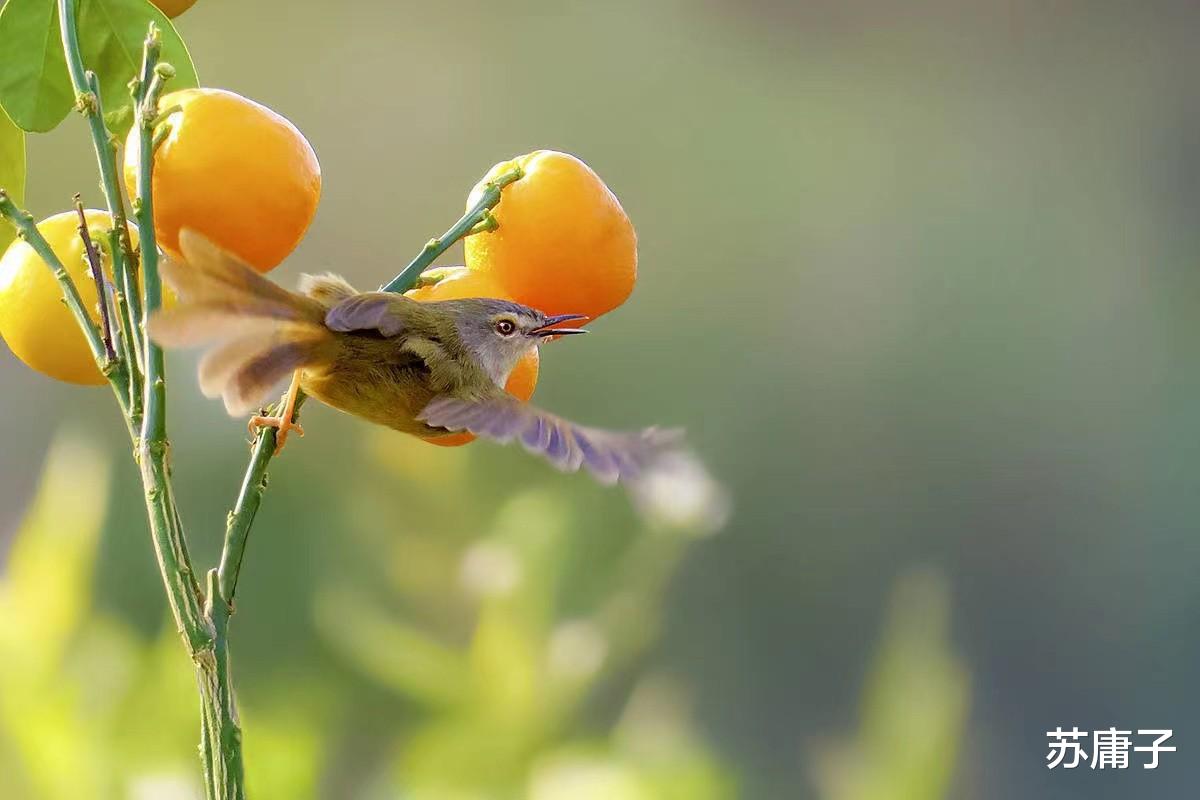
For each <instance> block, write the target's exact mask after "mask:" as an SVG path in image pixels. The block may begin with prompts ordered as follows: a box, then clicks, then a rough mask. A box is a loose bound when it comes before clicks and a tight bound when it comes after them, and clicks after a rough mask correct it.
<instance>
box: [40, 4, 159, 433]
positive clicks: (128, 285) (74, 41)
mask: <svg viewBox="0 0 1200 800" xmlns="http://www.w3.org/2000/svg"><path fill="white" fill-rule="evenodd" d="M75 5H76V3H75V0H58V22H59V30H60V33H61V37H62V43H63V52H64V53H65V55H66V61H67V72H68V74H69V75H70V76H71V86H72V87H73V88H74V90H75V105H76V108H77V109H78V110H79V111H80V112H81V113H82V114H83V115H84V116H85V117H87V122H88V130H89V131H90V132H91V135H92V148H93V149H94V150H95V152H96V164H97V166H98V167H99V169H100V186H101V188H102V189H103V190H104V198H105V201H106V202H107V204H108V213H109V216H110V217H111V218H112V224H113V228H112V231H111V232H110V244H111V247H110V250H111V253H110V256H111V258H112V267H113V282H114V283H115V284H116V286H117V287H118V288H119V290H120V291H119V294H118V303H117V309H116V311H117V317H118V322H119V323H120V328H121V332H122V335H123V336H124V342H125V345H126V346H125V350H126V352H127V353H131V354H132V358H133V360H134V361H135V362H136V365H134V366H131V367H130V369H129V376H130V380H129V390H130V397H129V400H128V405H129V407H130V408H131V414H132V417H133V420H134V425H135V426H136V425H137V424H138V423H139V421H140V417H141V404H142V399H141V391H142V388H141V375H142V372H143V369H144V367H143V365H142V354H141V346H140V343H139V342H138V339H137V329H138V327H139V326H140V325H141V322H142V316H141V302H140V300H139V298H138V292H137V285H138V284H137V258H136V256H135V255H134V252H133V244H132V241H131V239H130V237H129V224H128V222H127V220H126V216H125V201H124V199H123V197H122V195H121V187H120V183H119V182H118V179H117V144H116V141H115V140H114V139H113V136H112V134H111V133H110V132H109V130H108V126H107V125H105V123H104V106H103V104H102V102H101V99H100V82H99V81H98V80H97V79H96V75H95V73H93V72H89V71H88V70H87V69H86V68H85V67H84V64H83V56H82V55H81V52H82V51H81V50H80V47H79V32H78V29H77V25H76V22H77V21H76V19H75Z"/></svg>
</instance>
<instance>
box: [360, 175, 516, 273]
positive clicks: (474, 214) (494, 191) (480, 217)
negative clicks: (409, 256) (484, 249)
mask: <svg viewBox="0 0 1200 800" xmlns="http://www.w3.org/2000/svg"><path fill="white" fill-rule="evenodd" d="M524 176H525V171H524V170H523V169H521V168H520V167H514V168H513V169H511V170H509V171H508V172H505V173H504V174H503V175H500V176H498V177H497V178H496V179H495V180H492V181H488V184H487V186H486V187H484V190H483V193H482V194H481V195H480V198H479V200H478V201H477V202H476V203H475V205H473V206H471V209H470V210H469V211H467V213H466V214H463V215H462V217H461V218H459V220H458V222H456V223H454V224H453V225H452V226H450V230H448V231H446V232H445V233H443V234H442V235H441V236H440V237H438V238H437V239H430V240H429V242H428V243H427V244H426V245H425V247H423V248H422V249H421V252H420V253H418V254H417V257H416V258H414V259H413V260H412V261H410V262H409V264H408V266H407V267H405V268H404V269H403V270H401V271H400V274H399V275H397V276H396V277H394V278H392V279H391V280H390V281H388V282H387V283H385V284H384V285H383V286H381V287H379V291H381V292H407V291H408V290H409V289H411V288H412V287H413V285H414V284H416V282H417V278H419V277H420V276H421V273H422V272H424V271H425V269H426V267H428V266H429V265H430V264H432V263H433V260H434V259H435V258H437V257H438V256H440V255H441V254H442V253H444V252H446V251H447V250H449V249H450V248H451V247H453V246H454V244H455V243H456V242H458V240H459V239H462V238H463V237H465V236H470V235H471V234H472V233H475V232H481V231H483V230H495V228H494V227H491V226H490V224H489V223H487V220H488V219H489V218H491V217H492V215H491V210H492V209H493V208H495V207H496V205H497V204H498V203H499V202H500V192H501V190H503V189H504V187H505V186H508V185H509V184H510V183H512V182H513V181H516V180H520V179H521V178H522V177H524ZM493 222H494V218H493ZM478 225H483V227H481V228H480V229H479V230H478V231H477V230H475V228H476V226H478Z"/></svg>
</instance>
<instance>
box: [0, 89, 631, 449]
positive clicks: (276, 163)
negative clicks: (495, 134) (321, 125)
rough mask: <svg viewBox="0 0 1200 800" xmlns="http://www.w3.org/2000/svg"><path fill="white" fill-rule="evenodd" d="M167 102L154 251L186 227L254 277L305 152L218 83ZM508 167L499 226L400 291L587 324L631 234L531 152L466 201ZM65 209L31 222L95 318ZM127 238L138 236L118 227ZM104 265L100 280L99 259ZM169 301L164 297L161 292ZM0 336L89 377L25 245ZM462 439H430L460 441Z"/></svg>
mask: <svg viewBox="0 0 1200 800" xmlns="http://www.w3.org/2000/svg"><path fill="white" fill-rule="evenodd" d="M161 108H163V109H173V110H172V111H170V113H169V114H168V116H167V118H166V120H165V121H164V122H165V124H167V125H169V126H170V129H169V131H168V132H167V133H166V135H165V138H163V140H162V142H161V144H160V145H159V146H158V149H157V150H156V151H155V155H154V174H153V187H152V190H153V198H154V229H155V234H156V237H157V240H158V244H159V246H160V247H161V248H162V250H163V251H164V252H165V253H166V254H167V255H168V256H173V257H176V258H178V257H179V252H178V248H179V233H180V231H181V230H182V229H183V228H191V229H194V230H196V231H197V232H199V233H201V234H203V235H204V236H205V237H207V238H208V239H210V240H211V241H213V242H214V243H216V244H217V245H219V246H221V247H222V248H224V249H225V250H227V251H229V252H230V253H233V254H234V255H236V256H238V257H240V258H241V259H242V260H243V261H245V262H246V263H248V264H250V265H251V266H253V267H254V268H255V269H257V270H259V271H260V272H264V273H265V272H268V271H269V270H271V269H273V268H274V267H276V266H277V265H278V264H279V263H281V262H282V261H283V260H284V259H285V258H286V257H287V256H288V254H290V253H291V252H292V250H293V249H294V248H295V247H296V245H297V244H298V243H299V242H300V240H301V238H303V236H304V233H305V231H306V230H307V229H308V226H309V223H310V222H311V221H312V219H313V216H314V215H315V213H316V209H317V203H318V201H319V199H320V196H321V169H320V165H319V164H318V162H317V157H316V154H315V153H314V152H313V149H312V147H311V146H310V145H309V143H308V141H307V140H305V138H304V136H303V135H302V134H301V133H300V131H298V130H297V129H296V127H295V126H294V125H292V123H290V122H289V121H288V120H286V119H284V118H283V117H282V116H280V115H279V114H277V113H275V112H274V111H272V110H270V109H268V108H266V107H264V106H262V105H259V104H258V103H255V102H253V101H251V100H247V99H246V98H244V97H241V96H239V95H237V94H234V93H233V92H229V91H225V90H221V89H186V90H183V91H179V92H174V93H172V94H168V95H166V96H165V97H163V98H162V101H161ZM136 135H137V129H136V128H135V129H134V130H133V131H131V132H130V137H131V138H130V141H128V142H127V143H126V147H125V170H124V171H125V181H126V184H127V187H128V189H129V192H130V196H133V195H134V194H135V193H136V192H135V187H136V179H137V169H138V167H137V160H136V153H137V147H136V141H135V139H134V138H133V137H136ZM518 167H519V168H520V169H521V171H522V173H523V175H522V177H521V178H519V179H518V180H516V181H515V182H513V183H511V184H509V185H508V186H506V187H505V188H504V190H503V192H502V194H501V199H500V202H499V204H498V205H497V206H496V207H495V208H494V209H493V210H492V215H493V216H494V217H495V220H496V222H497V223H498V227H496V228H495V229H494V230H491V231H485V232H479V233H475V234H472V235H471V236H469V237H468V238H467V239H466V241H465V253H466V266H464V267H448V268H446V267H443V268H436V269H434V270H430V271H429V272H428V273H427V274H428V277H429V278H430V280H429V281H427V282H425V283H424V285H421V286H420V287H419V288H416V289H413V290H411V291H409V292H408V295H409V296H410V297H413V298H414V299H417V300H421V301H433V300H450V299H457V298H465V297H495V298H501V299H506V300H513V301H515V302H518V303H523V304H525V305H528V306H531V307H533V308H537V309H540V310H541V311H544V312H545V313H547V314H566V313H574V314H586V315H587V316H588V318H589V319H595V318H597V317H599V316H600V315H601V314H604V313H606V312H608V311H611V310H612V309H614V308H616V307H617V306H619V305H620V304H621V303H623V302H624V301H625V299H626V298H627V297H628V296H629V294H630V292H631V291H632V290H633V285H634V282H635V280H636V278H637V237H636V234H635V233H634V229H633V225H632V224H631V223H630V221H629V218H628V216H626V214H625V212H624V210H623V209H622V208H621V204H620V202H619V201H618V200H617V198H616V196H615V195H613V193H612V192H611V191H609V189H608V187H607V186H606V185H605V184H604V181H602V180H601V179H600V177H599V176H598V175H597V174H596V173H595V172H594V171H592V169H591V168H590V167H588V166H587V165H586V164H585V163H583V162H582V161H580V160H579V159H578V158H575V157H574V156H571V155H568V154H566V153H559V152H555V151H550V150H538V151H536V152H533V153H529V154H527V155H524V156H520V157H518V158H515V159H512V160H509V161H503V162H501V163H499V164H496V165H495V166H494V167H492V169H491V170H489V171H488V173H487V174H486V175H484V177H483V178H482V179H481V180H480V181H479V183H478V184H477V185H476V186H475V188H474V190H473V191H472V192H471V194H470V196H469V197H468V198H467V208H471V207H472V206H474V205H475V204H476V203H477V202H478V199H479V195H480V193H482V192H483V191H484V190H485V189H486V187H487V184H488V182H490V181H492V180H493V179H495V178H497V177H499V176H500V175H503V174H504V173H506V172H510V171H512V170H514V169H515V168H518ZM86 219H87V224H88V227H89V229H91V230H93V238H95V239H96V240H97V242H101V241H102V237H101V233H102V232H104V231H106V230H107V229H108V228H110V227H111V226H112V220H111V217H110V216H109V215H108V213H107V212H104V211H87V212H86ZM77 225H78V219H77V217H76V215H75V214H74V213H73V212H65V213H62V214H58V215H55V216H52V217H50V218H48V219H46V220H43V221H42V222H40V223H38V226H37V227H38V230H39V231H40V232H41V234H42V235H43V236H44V237H45V238H46V240H47V242H48V243H49V244H50V246H51V248H52V249H53V250H54V252H55V254H56V255H57V256H58V257H59V259H60V260H61V261H62V262H63V265H64V266H65V267H66V269H67V271H68V272H69V273H70V275H71V277H72V279H73V280H74V282H75V285H76V287H77V288H78V289H79V292H80V295H81V296H82V298H83V301H84V304H85V307H86V308H88V309H89V312H90V313H91V314H92V316H93V318H94V319H98V309H99V306H98V298H97V296H96V290H95V283H94V281H93V280H92V278H91V277H90V274H89V272H88V264H87V260H86V256H85V253H84V250H83V244H82V241H81V239H80V237H79V235H78V231H77ZM130 234H131V237H132V238H133V241H134V246H135V247H136V245H137V236H136V234H137V232H136V230H135V229H131V231H130ZM102 261H103V267H102V268H103V269H104V270H105V271H106V273H107V276H106V277H107V278H108V279H109V280H110V281H111V279H112V275H111V266H110V265H109V263H108V262H109V259H108V258H107V257H106V255H104V254H103V253H102ZM164 301H165V302H167V303H168V304H169V303H170V302H171V298H169V297H167V298H165V300H164ZM0 336H3V338H4V340H5V341H6V342H7V343H8V346H9V347H10V348H11V349H12V351H13V353H14V354H16V356H17V357H18V358H20V359H21V360H22V361H24V362H25V363H26V364H28V365H29V366H30V367H32V368H34V369H35V370H38V371H39V372H42V373H44V374H46V375H49V376H50V377H53V378H57V379H58V380H62V381H67V382H70V383H78V384H89V385H99V384H102V383H104V377H103V376H102V375H101V374H100V371H99V370H98V369H97V368H96V364H95V362H94V361H93V359H92V356H91V353H90V351H89V350H88V347H87V344H86V341H85V339H84V337H83V335H82V333H81V332H80V331H79V330H78V328H77V327H76V325H75V322H74V320H73V319H72V318H71V315H70V313H69V312H68V311H67V309H66V308H65V306H64V305H63V303H62V296H61V292H60V290H59V287H58V284H57V282H56V281H55V280H54V277H53V275H52V274H51V273H50V271H49V270H48V269H46V267H45V265H44V264H43V263H42V262H41V259H40V258H39V257H38V256H37V254H36V253H35V252H34V251H33V248H32V247H30V246H29V245H28V244H26V243H25V242H22V241H20V240H17V241H15V242H13V244H12V245H10V247H9V248H8V250H7V252H5V254H4V256H3V257H2V258H0ZM537 379H538V357H537V352H536V351H534V352H533V353H531V354H530V355H529V356H528V357H526V358H525V359H524V360H523V361H522V362H521V363H520V365H519V366H518V367H517V369H516V370H514V372H513V373H512V375H511V376H510V378H509V381H508V384H507V386H506V389H507V390H508V391H509V393H511V394H513V395H514V396H516V397H518V398H520V399H522V400H528V399H529V398H530V397H531V396H532V395H533V391H534V388H535V387H536V385H537ZM472 438H473V437H472V436H471V435H470V434H461V435H459V436H454V437H443V438H441V439H439V440H438V442H437V443H438V444H443V445H458V444H465V443H466V442H469V441H471V439H472Z"/></svg>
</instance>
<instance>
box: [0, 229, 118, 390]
mask: <svg viewBox="0 0 1200 800" xmlns="http://www.w3.org/2000/svg"><path fill="white" fill-rule="evenodd" d="M84 213H85V217H86V219H87V222H88V228H89V229H90V230H91V232H92V238H93V240H95V241H96V242H97V250H98V251H99V253H100V257H101V261H102V267H103V269H104V273H105V275H106V276H107V277H108V279H109V280H110V281H111V280H112V264H111V263H110V260H109V258H108V257H107V255H105V251H104V249H103V248H102V247H100V246H99V240H100V239H101V234H102V232H103V231H107V230H108V229H109V228H111V227H112V217H110V216H109V215H108V212H107V211H92V210H88V211H86V212H84ZM78 224H79V218H78V217H77V216H76V215H75V212H74V211H66V212H63V213H62V214H56V215H54V216H53V217H50V218H48V219H44V220H42V221H41V222H39V223H38V226H37V227H38V230H39V231H41V233H42V236H44V237H46V241H47V242H49V244H50V249H52V250H53V251H54V254H55V255H56V256H58V258H59V260H60V261H62V263H63V266H64V267H66V270H67V272H68V273H69V274H70V276H71V279H72V280H73V281H74V282H75V288H76V289H78V290H79V296H80V298H82V300H83V307H84V308H86V309H87V311H88V314H89V315H90V316H91V317H92V319H93V321H98V320H99V318H100V316H99V315H100V312H99V307H98V305H97V299H96V283H95V280H94V279H93V278H92V276H91V274H90V272H89V270H88V267H87V256H86V253H85V252H84V248H83V240H82V239H80V238H79V231H78ZM129 235H130V238H131V239H132V240H133V244H134V246H135V247H136V246H137V229H136V228H132V227H131V228H130V230H129ZM0 336H3V337H4V341H5V342H7V343H8V346H9V348H10V349H11V350H12V351H13V354H15V355H16V357H17V358H19V359H21V360H22V361H24V362H25V363H26V364H28V365H29V366H30V367H32V368H33V369H35V370H37V371H38V372H41V373H43V374H45V375H49V376H50V377H51V378H57V379H58V380H60V381H66V382H67V383H77V384H82V385H85V386H98V385H100V384H102V383H104V382H105V380H104V376H103V375H102V374H100V370H99V369H97V367H96V362H95V360H94V359H93V358H92V351H91V350H90V349H88V345H87V339H85V338H84V335H83V332H82V331H80V330H79V325H78V324H77V323H76V322H75V317H74V315H72V314H71V311H70V309H68V308H67V306H66V304H65V303H63V296H62V289H61V288H60V287H59V285H58V281H56V280H55V279H54V275H53V273H51V271H50V269H49V268H48V267H47V266H46V264H45V262H43V261H42V259H41V257H40V256H38V254H37V253H35V252H34V250H33V248H32V247H30V246H29V245H28V244H26V243H25V242H24V241H22V240H20V239H18V240H16V241H15V242H13V243H12V244H11V245H9V247H8V250H6V251H5V253H4V256H3V257H2V258H0Z"/></svg>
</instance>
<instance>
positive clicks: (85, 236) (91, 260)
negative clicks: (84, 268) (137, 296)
mask: <svg viewBox="0 0 1200 800" xmlns="http://www.w3.org/2000/svg"><path fill="white" fill-rule="evenodd" d="M74 200H75V213H76V214H77V215H78V216H79V238H80V239H82V240H83V249H84V252H86V253H87V260H88V268H89V269H91V271H92V280H94V281H95V282H96V302H97V303H99V305H100V334H101V338H102V339H103V340H104V352H105V353H106V354H107V355H108V360H109V361H114V362H115V361H116V360H117V352H116V351H115V350H113V335H112V321H111V319H110V318H109V312H108V292H107V291H106V290H105V288H104V284H105V279H104V270H103V268H102V267H101V265H100V254H99V253H97V252H96V245H94V244H93V243H92V234H91V233H90V232H89V231H88V224H87V216H86V215H85V214H84V213H83V199H82V198H81V197H80V196H79V195H78V194H76V195H75V198H74Z"/></svg>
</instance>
